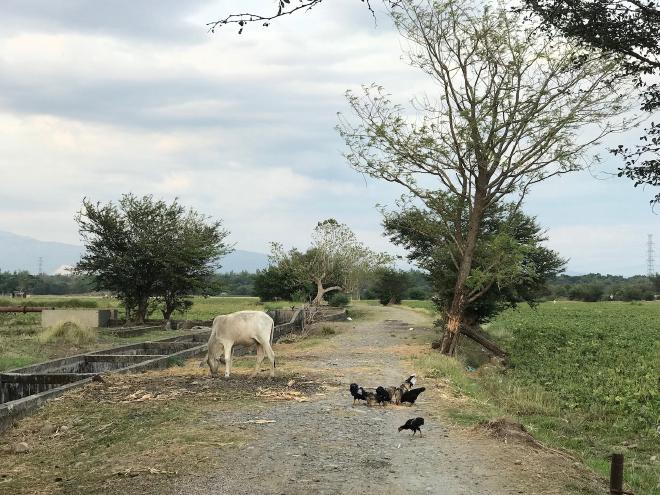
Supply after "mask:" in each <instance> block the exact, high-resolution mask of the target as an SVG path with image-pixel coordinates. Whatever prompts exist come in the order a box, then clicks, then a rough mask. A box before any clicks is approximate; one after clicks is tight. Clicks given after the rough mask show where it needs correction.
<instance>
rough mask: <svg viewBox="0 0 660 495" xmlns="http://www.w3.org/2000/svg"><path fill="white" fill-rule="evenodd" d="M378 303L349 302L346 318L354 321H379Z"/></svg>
mask: <svg viewBox="0 0 660 495" xmlns="http://www.w3.org/2000/svg"><path fill="white" fill-rule="evenodd" d="M379 306H380V303H379V302H378V301H372V300H364V299H363V300H361V301H355V300H353V301H351V304H350V305H349V306H348V308H347V309H346V310H347V314H348V316H349V317H350V318H351V319H353V320H356V321H376V320H378V319H379V313H378V307H379Z"/></svg>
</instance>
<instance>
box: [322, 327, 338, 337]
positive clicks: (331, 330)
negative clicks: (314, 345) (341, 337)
mask: <svg viewBox="0 0 660 495" xmlns="http://www.w3.org/2000/svg"><path fill="white" fill-rule="evenodd" d="M336 333H337V331H336V330H335V329H334V328H332V327H328V326H324V327H323V328H321V335H335V334H336Z"/></svg>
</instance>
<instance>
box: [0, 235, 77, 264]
mask: <svg viewBox="0 0 660 495" xmlns="http://www.w3.org/2000/svg"><path fill="white" fill-rule="evenodd" d="M82 251H83V248H82V247H81V246H75V245H73V244H65V243H63V242H49V241H40V240H37V239H33V238H32V237H25V236H22V235H16V234H12V233H11V232H3V231H0V270H2V271H9V272H13V271H20V270H27V271H28V272H30V273H37V272H38V271H39V258H42V270H43V271H44V273H54V272H55V271H57V270H59V269H60V268H61V267H62V266H63V265H73V264H75V263H76V262H77V261H78V260H79V259H80V255H81V253H82Z"/></svg>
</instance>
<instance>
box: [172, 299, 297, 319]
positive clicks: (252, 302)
mask: <svg viewBox="0 0 660 495" xmlns="http://www.w3.org/2000/svg"><path fill="white" fill-rule="evenodd" d="M295 304H296V303H293V302H291V301H277V302H267V303H262V302H261V301H260V300H259V298H258V297H215V296H211V297H200V296H196V297H194V298H193V306H192V307H191V308H190V309H189V310H188V311H186V312H184V313H182V314H180V313H178V314H174V316H173V317H174V318H175V319H185V320H212V319H213V318H215V317H216V316H218V315H224V314H228V313H233V312H235V311H243V310H255V311H268V310H271V309H278V308H290V307H291V306H293V305H295Z"/></svg>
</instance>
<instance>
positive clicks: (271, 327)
mask: <svg viewBox="0 0 660 495" xmlns="http://www.w3.org/2000/svg"><path fill="white" fill-rule="evenodd" d="M274 335H275V320H271V324H270V349H271V351H272V349H273V336H274ZM274 355H275V353H273V356H274ZM273 368H277V359H276V358H275V357H273Z"/></svg>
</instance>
